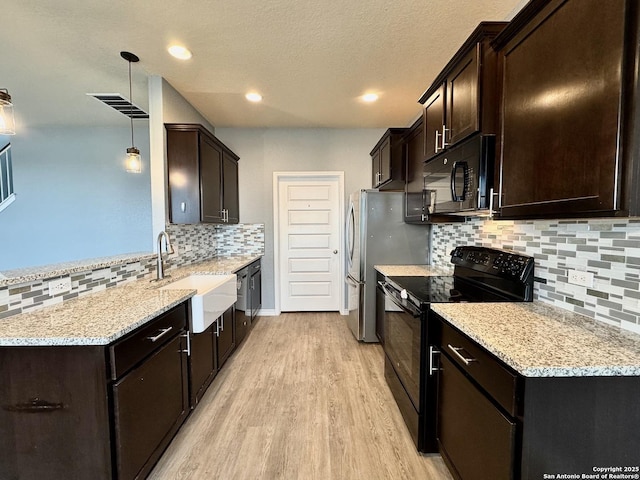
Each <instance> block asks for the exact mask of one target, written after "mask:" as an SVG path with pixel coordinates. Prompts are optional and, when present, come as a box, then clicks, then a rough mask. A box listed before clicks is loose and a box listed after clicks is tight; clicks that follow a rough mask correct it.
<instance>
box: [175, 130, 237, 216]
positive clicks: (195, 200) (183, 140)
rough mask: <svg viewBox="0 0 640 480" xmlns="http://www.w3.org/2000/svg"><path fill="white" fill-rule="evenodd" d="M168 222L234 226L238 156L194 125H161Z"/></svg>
mask: <svg viewBox="0 0 640 480" xmlns="http://www.w3.org/2000/svg"><path fill="white" fill-rule="evenodd" d="M165 128H166V130H167V168H168V172H169V221H170V222H171V223H200V222H203V223H238V222H239V221H240V215H239V210H240V209H239V201H238V160H239V158H238V156H237V155H236V154H235V153H233V152H232V151H231V150H230V149H229V148H228V147H227V146H226V145H224V144H223V143H222V142H221V141H220V140H218V139H217V138H216V137H215V136H214V135H212V134H211V133H210V132H208V131H207V130H206V129H205V128H204V127H202V126H201V125H197V124H165Z"/></svg>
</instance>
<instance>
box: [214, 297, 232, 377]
mask: <svg viewBox="0 0 640 480" xmlns="http://www.w3.org/2000/svg"><path fill="white" fill-rule="evenodd" d="M234 310H235V308H234V307H231V308H229V309H228V310H227V311H226V312H224V313H223V314H222V316H221V317H220V318H218V320H216V322H218V345H217V350H218V369H220V368H221V367H222V365H223V364H224V362H226V361H227V358H229V355H231V353H233V350H234V349H235V347H236V337H235V331H234V327H235V325H234V323H235V318H234Z"/></svg>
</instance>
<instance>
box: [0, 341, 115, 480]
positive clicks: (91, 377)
mask: <svg viewBox="0 0 640 480" xmlns="http://www.w3.org/2000/svg"><path fill="white" fill-rule="evenodd" d="M0 365H2V368H0V385H2V387H1V388H0V478H2V479H21V480H40V479H49V478H52V479H75V478H78V479H85V478H86V479H105V478H112V471H111V454H112V452H111V442H110V436H109V402H108V389H107V381H106V371H107V366H106V361H105V351H104V347H98V346H96V347H81V346H68V347H58V346H56V347H53V346H51V347H26V346H24V347H4V348H0Z"/></svg>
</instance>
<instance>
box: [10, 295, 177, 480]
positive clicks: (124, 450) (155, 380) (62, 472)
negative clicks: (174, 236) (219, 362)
mask: <svg viewBox="0 0 640 480" xmlns="http://www.w3.org/2000/svg"><path fill="white" fill-rule="evenodd" d="M187 315H188V306H187V304H186V303H182V304H180V305H178V306H177V307H174V308H173V309H171V310H169V311H168V312H166V313H164V314H162V315H160V316H158V317H157V318H156V319H154V320H151V321H150V322H148V323H147V324H145V325H144V326H143V327H140V328H139V329H137V330H134V331H133V332H131V333H130V334H128V335H126V336H125V337H123V338H121V339H119V340H118V341H117V342H115V343H114V344H112V345H109V346H99V345H98V346H47V347H28V346H25V347H2V348H0V365H1V368H0V383H1V387H0V479H2V480H18V479H19V480H32V479H33V480H36V479H37V480H42V479H78V480H80V479H92V480H102V479H105V480H112V479H118V480H129V479H136V478H144V477H146V475H147V474H148V473H149V471H150V470H151V468H152V467H153V465H154V464H155V462H156V461H157V460H158V458H159V457H160V455H161V454H162V453H163V451H164V449H165V448H166V446H167V445H168V444H169V442H170V441H171V439H172V438H173V436H174V434H175V432H176V431H177V430H178V428H180V425H181V424H182V422H183V421H184V419H185V418H186V416H187V414H188V412H189V395H188V388H189V383H188V368H187V364H188V356H187V341H186V340H187V339H186V326H187V318H188V317H187Z"/></svg>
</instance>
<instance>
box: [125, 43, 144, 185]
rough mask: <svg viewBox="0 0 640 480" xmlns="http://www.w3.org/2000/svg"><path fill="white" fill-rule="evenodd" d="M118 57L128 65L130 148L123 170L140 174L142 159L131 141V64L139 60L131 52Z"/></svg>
mask: <svg viewBox="0 0 640 480" xmlns="http://www.w3.org/2000/svg"><path fill="white" fill-rule="evenodd" d="M120 56H121V57H122V58H124V59H125V60H126V61H127V62H128V63H129V104H130V105H131V110H130V111H129V120H131V147H129V148H127V159H126V161H125V169H126V170H127V172H131V173H140V172H141V171H142V159H141V158H140V150H138V149H137V148H136V147H135V143H134V141H133V95H132V89H131V62H133V63H136V62H139V61H140V59H139V58H138V57H137V56H136V55H134V54H133V53H131V52H120Z"/></svg>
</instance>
